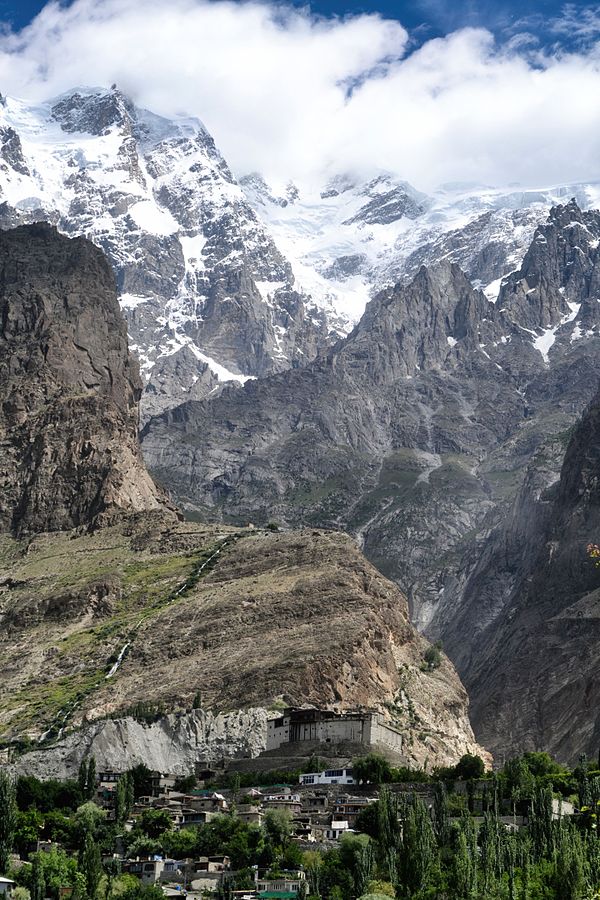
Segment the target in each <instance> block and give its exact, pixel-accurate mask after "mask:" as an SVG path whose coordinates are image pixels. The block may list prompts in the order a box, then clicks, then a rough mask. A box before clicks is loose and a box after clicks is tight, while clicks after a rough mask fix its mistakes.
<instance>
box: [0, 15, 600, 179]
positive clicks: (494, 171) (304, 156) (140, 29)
mask: <svg viewBox="0 0 600 900" xmlns="http://www.w3.org/2000/svg"><path fill="white" fill-rule="evenodd" d="M587 24H588V25H590V22H588V23H587ZM590 27H591V26H590ZM113 82H117V84H118V85H119V87H120V88H122V90H124V91H125V92H127V93H128V94H130V95H131V96H132V98H133V99H134V101H135V102H136V103H137V104H138V105H141V106H146V107H148V108H150V109H153V110H154V111H156V112H159V113H162V114H164V115H173V114H175V113H182V114H191V115H196V116H198V117H199V118H201V119H202V120H203V121H204V123H205V124H206V126H207V128H208V129H209V131H211V133H212V134H213V136H214V137H215V139H216V141H217V143H218V145H219V146H220V148H221V149H222V151H223V152H224V154H225V157H226V158H227V159H228V160H229V161H230V163H231V165H232V166H233V168H234V169H235V171H236V173H237V174H243V173H246V172H249V171H253V170H258V171H261V172H263V173H264V174H265V175H267V176H268V177H270V178H272V179H285V180H287V179H288V178H295V179H298V180H302V179H303V178H305V177H306V178H308V177H314V176H315V174H319V175H320V176H322V177H327V175H328V174H332V173H335V172H340V171H353V170H357V171H359V172H361V173H362V174H368V173H370V172H375V171H377V170H379V169H388V170H391V171H393V172H396V173H397V174H398V175H400V176H401V177H402V178H405V179H407V180H409V181H411V182H412V183H414V184H415V185H416V186H417V187H419V188H422V189H426V190H430V189H432V188H433V187H435V186H436V185H438V184H440V183H442V182H447V181H467V182H478V183H483V184H496V185H506V184H508V183H510V182H520V183H522V184H523V185H525V186H528V187H530V186H542V185H544V184H550V183H559V182H568V181H580V180H592V179H598V178H599V177H600V170H599V165H598V160H599V159H600V106H599V105H598V103H597V97H598V96H599V95H600V44H599V43H597V42H595V41H591V42H588V43H586V45H585V47H582V49H580V50H579V51H578V52H566V51H565V50H561V49H560V47H557V46H555V47H553V48H552V49H551V50H548V49H546V50H542V49H540V48H539V45H536V42H535V35H533V37H532V34H531V30H529V31H526V30H525V29H524V31H523V34H522V35H519V34H517V35H513V37H512V39H511V40H510V41H508V42H507V43H506V44H503V45H501V46H500V45H498V44H497V43H495V41H494V38H493V36H492V35H491V34H490V33H489V32H487V31H485V30H482V29H472V28H465V29H462V30H459V31H455V32H454V33H452V34H449V35H448V36H446V37H445V38H437V39H432V40H430V41H427V42H426V43H424V44H423V45H421V46H415V45H414V44H413V42H412V41H411V37H410V35H409V34H408V33H407V31H406V30H405V29H404V28H403V27H402V25H401V24H400V23H398V22H396V21H393V20H386V19H383V18H381V17H379V16H376V15H358V16H355V17H351V18H346V19H325V18H318V17H315V16H313V15H311V14H310V13H309V12H308V11H307V10H298V9H292V8H290V7H286V6H281V5H272V4H271V5H270V4H266V3H259V2H247V3H233V2H227V0H221V2H206V0H200V2H199V0H145V2H144V3H143V4H140V3H139V0H77V2H75V3H74V4H73V5H71V6H69V7H63V6H61V5H60V4H58V3H50V4H49V5H48V6H46V7H45V8H44V10H43V11H42V12H41V13H40V15H39V16H38V17H37V18H36V19H35V20H34V21H33V22H32V23H31V24H30V25H29V26H27V27H26V28H25V29H23V31H21V32H19V33H17V34H13V33H10V32H7V33H4V34H3V35H1V36H0V86H1V89H2V91H3V93H8V94H12V95H16V96H22V97H26V98H29V99H46V98H48V97H52V96H55V95H57V94H60V93H61V92H63V91H65V90H69V89H70V88H72V87H74V86H77V85H102V86H109V85H110V84H112V83H113Z"/></svg>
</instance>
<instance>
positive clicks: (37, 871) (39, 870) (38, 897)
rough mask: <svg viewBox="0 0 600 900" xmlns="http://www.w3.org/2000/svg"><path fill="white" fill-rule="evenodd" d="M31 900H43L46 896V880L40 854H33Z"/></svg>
mask: <svg viewBox="0 0 600 900" xmlns="http://www.w3.org/2000/svg"><path fill="white" fill-rule="evenodd" d="M30 891H31V900H44V897H45V896H46V879H45V877H44V868H43V866H42V861H41V859H40V854H39V853H35V854H34V856H33V861H32V866H31V889H30Z"/></svg>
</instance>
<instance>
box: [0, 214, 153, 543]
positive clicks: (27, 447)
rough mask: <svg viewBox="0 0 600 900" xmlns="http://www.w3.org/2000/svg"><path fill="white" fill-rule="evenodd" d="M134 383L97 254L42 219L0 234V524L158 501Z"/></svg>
mask: <svg viewBox="0 0 600 900" xmlns="http://www.w3.org/2000/svg"><path fill="white" fill-rule="evenodd" d="M141 389H142V385H141V381H140V377H139V372H138V368H137V363H135V362H134V360H133V359H132V358H131V357H130V356H129V352H128V348H127V330H126V325H125V321H124V319H123V317H122V315H121V312H120V310H119V304H118V301H117V293H116V288H115V282H114V276H113V274H112V271H111V269H110V266H109V264H108V262H107V260H106V258H105V257H104V255H103V254H102V252H101V251H100V250H98V249H97V248H96V247H94V246H93V245H92V244H91V243H90V242H89V241H86V240H84V239H82V238H78V239H75V240H69V239H68V238H66V237H63V236H61V235H60V234H59V233H58V231H57V230H56V229H55V228H53V227H51V226H49V225H46V224H36V225H29V226H22V227H20V228H16V229H14V230H13V231H8V232H1V233H0V530H1V531H7V530H8V531H12V532H14V533H18V534H25V533H31V532H39V531H55V530H61V529H69V528H74V527H77V526H81V525H89V524H90V523H92V522H93V521H94V520H97V519H98V517H99V516H102V515H105V514H107V513H108V512H109V511H110V510H116V509H127V510H142V509H153V508H157V507H159V506H161V505H163V504H164V502H165V501H164V498H163V497H162V494H161V492H160V490H159V489H158V488H157V487H156V485H155V484H154V482H153V481H152V479H151V478H150V476H149V475H148V473H147V471H146V469H145V467H144V464H143V462H142V460H141V457H140V452H139V447H138V442H137V422H138V401H139V398H140V394H141Z"/></svg>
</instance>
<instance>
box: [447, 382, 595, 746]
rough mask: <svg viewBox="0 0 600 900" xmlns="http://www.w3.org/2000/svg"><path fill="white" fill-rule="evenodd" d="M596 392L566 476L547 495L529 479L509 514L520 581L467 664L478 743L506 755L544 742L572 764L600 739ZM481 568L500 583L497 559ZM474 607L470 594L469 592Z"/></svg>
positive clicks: (567, 462) (565, 466) (515, 581)
mask: <svg viewBox="0 0 600 900" xmlns="http://www.w3.org/2000/svg"><path fill="white" fill-rule="evenodd" d="M599 472H600V396H596V398H595V399H594V401H593V402H592V404H591V406H590V407H589V408H588V409H587V410H586V412H585V414H584V416H583V418H582V420H581V422H580V424H579V425H578V426H577V428H576V429H575V430H574V433H573V436H572V438H571V440H570V442H569V445H568V448H567V451H566V454H565V456H564V462H563V466H562V471H561V475H560V480H559V481H558V482H557V483H555V484H553V485H552V486H551V487H549V488H548V489H547V490H546V491H544V492H542V493H536V492H535V490H534V489H533V485H531V484H528V485H527V486H526V488H525V489H524V491H523V495H522V497H521V498H520V501H519V502H518V503H517V504H516V506H515V509H514V510H513V517H514V518H515V519H516V520H517V522H518V525H519V527H520V541H521V548H520V552H518V553H516V554H515V560H516V562H517V565H516V566H515V570H516V572H515V574H516V577H515V578H514V579H513V583H512V584H511V590H510V591H509V592H508V596H506V598H505V602H504V604H503V608H502V614H501V615H497V616H494V617H493V619H492V621H491V622H490V623H489V625H488V627H487V628H486V629H485V630H484V631H483V633H482V634H481V635H480V636H479V638H478V640H479V644H480V647H481V652H480V654H478V655H477V656H475V655H474V654H473V656H472V658H471V659H470V660H469V661H468V664H467V665H465V667H464V670H465V672H466V677H467V679H468V684H469V685H470V687H471V689H472V693H473V697H474V698H475V703H474V710H473V712H474V721H475V724H476V727H477V729H478V733H479V734H480V735H481V737H482V739H485V740H489V741H490V744H491V745H493V746H494V747H496V748H497V750H498V752H500V753H502V754H510V753H513V752H514V750H515V749H516V748H521V747H525V748H527V749H538V748H541V747H543V748H544V749H548V750H549V751H550V752H553V753H555V754H556V755H557V756H558V757H559V758H563V759H569V760H571V761H575V760H576V759H577V757H578V755H579V754H580V753H581V752H587V753H588V754H590V755H593V754H594V753H596V752H597V747H598V744H599V742H600V718H599V717H598V707H597V703H596V702H595V700H596V698H597V697H598V692H599V691H600V679H599V675H598V666H597V661H598V647H599V646H600V571H599V570H598V569H597V568H596V566H595V565H594V562H593V560H591V559H590V558H589V557H588V554H587V551H586V547H587V544H588V542H591V543H597V542H598V534H599V533H600V513H599V510H600V504H599V499H600V498H599V483H598V473H599ZM486 562H487V565H484V566H482V567H481V568H482V573H481V574H482V576H483V577H484V578H485V579H486V580H487V582H488V584H498V583H500V582H501V580H502V571H501V570H499V567H498V565H497V562H498V561H497V559H496V558H494V557H492V558H489V559H488V560H487V561H486ZM467 599H468V600H470V601H471V610H472V608H473V604H474V601H475V597H474V595H473V592H472V591H471V592H470V596H468V597H467Z"/></svg>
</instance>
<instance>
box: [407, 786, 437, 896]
mask: <svg viewBox="0 0 600 900" xmlns="http://www.w3.org/2000/svg"><path fill="white" fill-rule="evenodd" d="M437 862H438V851H437V843H436V840H435V834H434V831H433V826H432V824H431V819H430V816H429V812H428V810H427V808H426V806H425V804H424V803H423V801H422V800H421V799H420V798H419V797H415V796H413V797H411V798H409V799H408V800H407V801H405V802H404V810H403V813H402V844H401V851H400V854H399V858H398V881H399V886H400V890H401V892H402V893H403V894H404V895H405V896H406V897H417V896H419V895H422V894H423V892H424V891H425V890H426V889H427V887H428V884H429V881H430V879H431V876H432V874H433V870H434V868H435V866H436V864H437Z"/></svg>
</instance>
